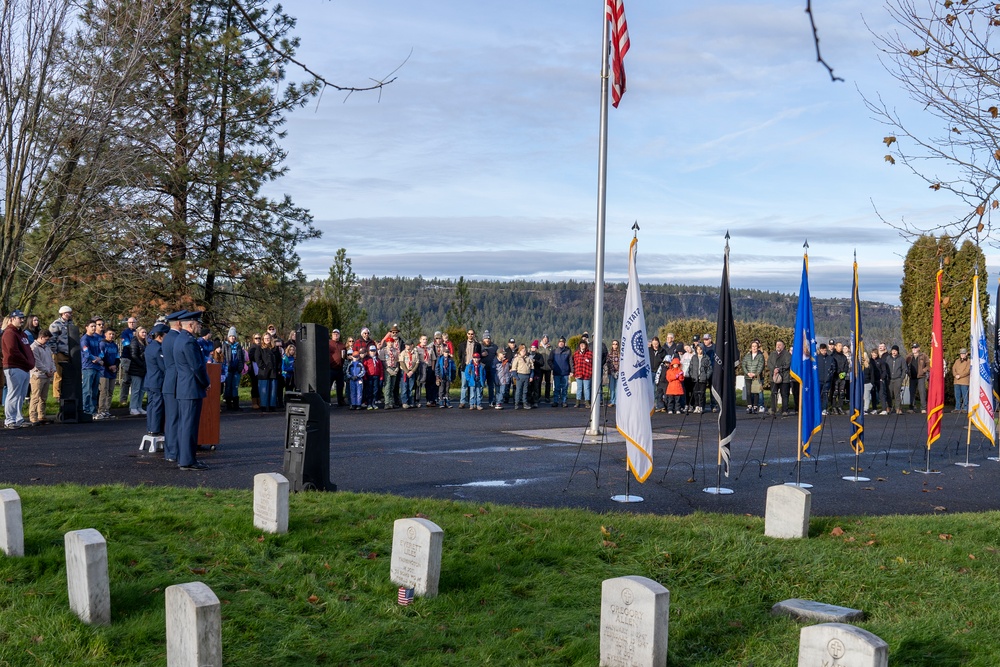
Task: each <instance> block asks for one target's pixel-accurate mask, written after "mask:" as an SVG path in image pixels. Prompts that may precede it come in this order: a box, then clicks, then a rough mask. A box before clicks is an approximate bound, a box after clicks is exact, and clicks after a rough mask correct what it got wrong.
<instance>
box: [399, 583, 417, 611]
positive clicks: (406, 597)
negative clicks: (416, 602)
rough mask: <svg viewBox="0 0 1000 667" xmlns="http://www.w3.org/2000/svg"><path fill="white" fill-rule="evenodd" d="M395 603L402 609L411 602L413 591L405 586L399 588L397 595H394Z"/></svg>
mask: <svg viewBox="0 0 1000 667" xmlns="http://www.w3.org/2000/svg"><path fill="white" fill-rule="evenodd" d="M396 602H398V603H399V604H401V605H403V606H404V607H405V606H406V605H408V604H410V603H411V602H413V589H412V588H407V587H406V586H400V587H399V594H398V595H396Z"/></svg>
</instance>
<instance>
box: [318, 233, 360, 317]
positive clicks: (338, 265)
mask: <svg viewBox="0 0 1000 667" xmlns="http://www.w3.org/2000/svg"><path fill="white" fill-rule="evenodd" d="M323 296H324V298H326V299H327V300H329V301H331V302H332V303H333V304H334V305H335V306H336V308H337V312H338V313H340V322H341V327H340V328H341V329H343V330H344V331H348V332H351V333H350V334H348V335H354V334H356V333H357V332H359V331H361V327H362V326H364V325H365V323H366V322H367V320H368V312H367V311H366V310H365V309H364V308H362V307H361V291H360V289H359V288H358V277H357V275H355V273H354V269H353V268H352V267H351V258H350V257H348V256H347V249H346V248H339V249H338V250H337V254H336V255H335V256H334V258H333V264H332V265H331V266H330V274H329V276H327V279H326V280H325V281H323Z"/></svg>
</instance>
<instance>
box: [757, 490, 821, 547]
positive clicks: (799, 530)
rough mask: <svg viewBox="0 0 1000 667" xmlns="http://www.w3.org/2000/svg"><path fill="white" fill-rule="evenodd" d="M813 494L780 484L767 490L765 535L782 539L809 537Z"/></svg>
mask: <svg viewBox="0 0 1000 667" xmlns="http://www.w3.org/2000/svg"><path fill="white" fill-rule="evenodd" d="M811 511H812V494H811V493H809V491H808V490H806V489H803V488H801V487H798V486H786V485H784V484H779V485H778V486H771V487H768V489H767V508H766V509H765V511H764V535H766V536H767V537H778V538H782V539H794V538H803V537H809V513H810V512H811Z"/></svg>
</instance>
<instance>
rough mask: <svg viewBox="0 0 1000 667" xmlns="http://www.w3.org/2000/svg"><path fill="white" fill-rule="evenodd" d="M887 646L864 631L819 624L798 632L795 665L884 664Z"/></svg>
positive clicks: (854, 666)
mask: <svg viewBox="0 0 1000 667" xmlns="http://www.w3.org/2000/svg"><path fill="white" fill-rule="evenodd" d="M888 665H889V645H888V644H886V643H885V642H884V641H882V639H881V638H879V637H876V636H875V635H873V634H872V633H870V632H868V631H867V630H862V629H861V628H859V627H856V626H853V625H847V624H844V623H821V624H820V625H810V626H808V627H805V628H802V631H801V632H800V633H799V667H820V666H826V667H888Z"/></svg>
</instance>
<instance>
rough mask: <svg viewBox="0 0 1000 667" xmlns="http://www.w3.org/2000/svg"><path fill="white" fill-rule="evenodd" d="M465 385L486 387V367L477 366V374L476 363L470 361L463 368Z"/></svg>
mask: <svg viewBox="0 0 1000 667" xmlns="http://www.w3.org/2000/svg"><path fill="white" fill-rule="evenodd" d="M465 384H467V385H468V386H470V387H485V386H486V366H485V365H483V364H479V372H478V373H477V372H476V362H474V361H470V362H469V365H468V366H466V367H465Z"/></svg>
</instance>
